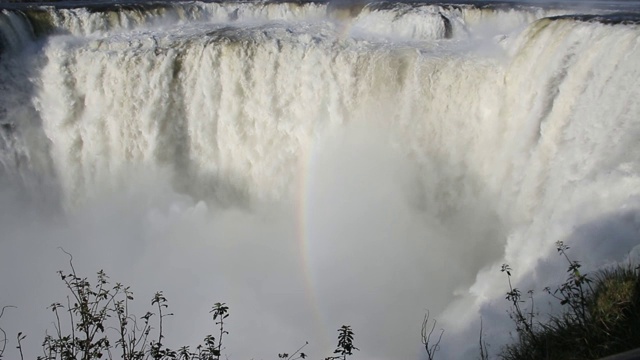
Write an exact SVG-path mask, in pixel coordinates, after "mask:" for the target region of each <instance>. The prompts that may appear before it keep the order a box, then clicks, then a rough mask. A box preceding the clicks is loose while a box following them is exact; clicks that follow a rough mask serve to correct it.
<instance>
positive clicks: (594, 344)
mask: <svg viewBox="0 0 640 360" xmlns="http://www.w3.org/2000/svg"><path fill="white" fill-rule="evenodd" d="M556 250H557V252H558V254H559V255H561V256H562V257H563V258H564V259H565V260H566V261H567V263H568V264H569V265H568V267H567V278H566V280H565V282H564V283H562V284H561V285H560V286H558V287H557V288H556V289H555V290H551V289H550V288H548V287H547V288H545V291H546V292H547V293H548V294H549V295H551V296H552V297H553V298H555V299H556V300H558V301H559V302H560V304H561V305H562V306H563V308H564V312H563V313H562V314H561V315H558V316H550V317H549V320H547V321H545V322H539V321H535V317H536V314H535V313H534V310H533V309H534V306H533V296H532V295H531V294H532V292H531V291H530V292H529V301H530V309H531V310H529V311H525V310H523V307H522V304H523V303H525V301H524V300H522V299H521V293H520V291H519V290H518V289H517V288H513V287H512V285H511V268H510V267H509V265H506V264H505V265H503V266H502V271H503V272H505V273H506V274H507V277H508V279H509V292H507V295H506V299H507V300H509V301H510V302H511V304H512V307H511V313H510V315H511V318H512V319H513V320H514V322H515V324H516V331H517V333H518V342H517V343H516V344H512V345H507V346H505V347H504V348H503V349H502V352H501V353H500V357H501V358H502V359H507V360H512V359H513V360H515V359H543V358H553V359H568V360H571V359H576V360H577V359H597V358H600V357H603V356H607V355H612V354H616V353H619V352H623V351H626V350H630V349H633V348H636V347H638V346H640V274H639V273H638V268H637V267H636V268H633V267H632V266H630V265H629V266H626V267H625V266H619V267H617V268H614V269H611V270H604V271H600V272H598V273H596V275H595V276H590V275H589V274H586V273H582V272H581V271H580V268H581V264H580V263H579V262H578V261H575V260H573V259H571V258H570V257H569V255H568V250H569V246H567V245H565V244H564V243H563V242H561V241H559V242H557V243H556Z"/></svg>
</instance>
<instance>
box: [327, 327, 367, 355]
mask: <svg viewBox="0 0 640 360" xmlns="http://www.w3.org/2000/svg"><path fill="white" fill-rule="evenodd" d="M353 350H360V349H358V348H357V347H355V346H354V345H353V331H352V330H351V326H348V325H342V327H341V328H340V329H338V346H337V347H336V349H335V350H334V351H333V353H334V354H340V355H339V356H329V357H326V358H325V360H337V359H342V360H346V359H347V355H349V356H351V355H353Z"/></svg>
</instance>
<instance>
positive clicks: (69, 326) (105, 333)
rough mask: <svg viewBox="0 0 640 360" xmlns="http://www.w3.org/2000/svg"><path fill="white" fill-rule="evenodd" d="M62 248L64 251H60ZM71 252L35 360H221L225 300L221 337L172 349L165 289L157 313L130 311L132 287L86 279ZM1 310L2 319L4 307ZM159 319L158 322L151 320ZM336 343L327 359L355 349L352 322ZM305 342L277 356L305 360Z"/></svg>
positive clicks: (2, 340)
mask: <svg viewBox="0 0 640 360" xmlns="http://www.w3.org/2000/svg"><path fill="white" fill-rule="evenodd" d="M62 251H63V252H64V250H62ZM65 253H66V254H67V255H68V256H69V267H70V271H68V272H63V271H59V272H58V275H59V276H60V279H61V280H62V282H63V283H64V284H65V287H66V288H67V290H68V293H69V294H68V295H67V298H66V301H64V302H54V303H52V304H51V305H50V306H49V307H48V309H50V310H51V312H52V313H53V315H54V317H55V320H54V322H53V331H52V332H49V331H47V332H46V334H45V337H44V341H43V342H42V353H43V355H41V356H38V357H37V360H97V359H123V360H220V357H221V355H222V352H223V351H224V347H223V341H222V339H223V337H224V336H225V335H228V334H229V332H228V331H227V330H225V324H226V322H225V320H226V319H228V318H229V307H228V306H227V305H226V304H225V303H219V302H218V303H215V304H214V305H213V307H212V309H211V311H210V314H212V319H213V322H214V324H215V325H216V330H217V332H218V338H215V337H214V336H213V335H206V336H205V337H204V340H203V342H202V344H199V345H197V346H196V347H195V349H194V350H192V349H191V348H190V347H189V346H182V347H179V348H177V350H176V349H171V348H169V347H167V346H166V345H165V344H164V340H165V336H164V319H165V318H166V317H167V316H172V315H173V314H172V313H169V312H168V308H169V302H168V300H167V298H166V297H165V296H164V294H163V292H161V291H159V292H156V293H155V295H154V296H153V298H152V299H151V306H152V307H153V308H154V311H155V313H154V312H150V311H148V312H146V313H145V315H143V316H140V317H138V316H136V315H134V314H132V313H130V302H132V301H133V300H134V297H133V292H132V291H131V289H130V288H129V287H128V286H124V285H122V284H120V283H115V284H112V283H111V282H110V279H109V277H108V276H107V275H106V274H105V273H104V271H102V270H101V271H99V272H98V273H97V277H96V282H95V285H93V284H92V283H91V282H90V281H89V280H88V278H86V277H82V276H79V275H78V274H77V272H76V269H75V268H74V266H73V256H71V254H69V253H67V252H65ZM11 307H14V306H4V307H2V308H1V309H0V320H1V319H2V316H3V315H4V312H5V310H6V309H8V308H11ZM153 320H155V321H153ZM338 332H339V335H338V346H337V348H336V350H335V352H334V354H340V356H333V357H329V358H327V359H342V360H346V358H347V356H348V355H352V352H353V350H358V348H356V347H355V346H354V345H353V337H354V333H353V331H352V330H351V327H350V326H347V325H343V326H342V327H341V328H340V329H339V330H338ZM6 335H7V333H6V332H5V330H4V329H3V328H2V327H0V359H2V358H3V355H4V352H5V348H6V345H7V342H8V341H7V336H6ZM25 338H26V335H24V334H23V333H18V335H17V337H16V341H17V349H18V350H19V352H20V359H24V354H23V347H22V340H24V339H25ZM308 344H309V343H308V342H305V344H304V345H302V346H301V347H300V348H299V349H297V350H296V351H295V352H293V353H292V354H291V355H289V354H288V353H281V354H278V358H280V359H287V360H298V359H306V358H307V357H308V356H307V354H306V353H304V352H302V349H303V348H304V347H305V346H307V345H308Z"/></svg>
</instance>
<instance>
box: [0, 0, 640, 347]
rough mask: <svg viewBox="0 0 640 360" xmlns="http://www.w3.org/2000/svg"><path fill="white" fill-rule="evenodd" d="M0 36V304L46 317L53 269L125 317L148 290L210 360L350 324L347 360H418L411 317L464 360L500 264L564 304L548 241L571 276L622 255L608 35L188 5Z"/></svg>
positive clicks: (625, 109) (444, 9) (113, 12)
mask: <svg viewBox="0 0 640 360" xmlns="http://www.w3.org/2000/svg"><path fill="white" fill-rule="evenodd" d="M627 6H628V4H627ZM585 13H588V14H596V15H598V16H596V17H591V16H577V14H585ZM0 15H1V16H0V31H1V32H2V33H1V34H0V41H1V43H0V44H1V45H2V48H1V49H0V51H1V53H0V70H1V73H0V92H1V93H2V96H1V97H0V125H1V128H0V184H3V185H4V184H6V185H5V186H4V187H3V191H2V192H1V193H0V195H2V196H0V199H1V200H2V201H3V203H2V204H0V207H1V209H0V214H2V215H3V217H2V219H0V225H1V226H2V229H4V230H3V231H2V233H3V236H2V240H1V242H0V246H1V249H2V251H0V281H1V282H0V283H1V284H2V286H3V287H5V288H7V289H8V290H9V295H3V297H0V304H3V303H20V304H24V306H31V307H33V308H36V309H42V308H43V307H44V306H46V305H47V304H48V303H47V301H48V302H49V303H50V302H51V301H54V300H55V299H49V298H48V297H49V295H51V296H53V295H54V294H56V290H53V289H54V288H56V286H55V285H50V284H48V282H49V281H46V283H44V284H43V283H42V282H43V281H45V280H42V279H45V278H46V276H47V275H49V274H50V275H51V277H50V278H47V279H50V280H53V279H55V277H54V276H55V274H54V271H53V270H55V269H56V268H59V267H61V266H62V265H60V264H62V263H63V260H61V259H59V258H58V257H57V256H58V253H56V252H55V250H54V249H55V248H56V247H57V246H64V247H65V249H67V250H68V251H71V252H73V253H74V254H76V258H79V259H78V260H77V261H78V262H79V263H80V264H79V266H80V265H83V266H85V268H88V269H93V268H94V267H96V266H97V267H99V268H105V269H106V270H107V272H108V273H110V274H111V275H112V277H113V278H114V279H118V280H119V281H124V282H128V283H132V285H134V288H135V289H140V290H138V293H139V294H144V293H145V291H147V293H148V294H151V293H152V291H154V290H157V289H165V292H166V293H167V294H168V295H169V297H170V300H172V302H173V303H174V304H175V305H172V308H174V309H175V312H176V314H177V316H176V319H175V320H173V319H172V320H173V321H174V323H173V329H174V330H168V331H169V334H168V336H167V337H168V338H174V339H176V341H177V342H193V341H195V339H198V337H199V336H201V335H204V333H205V331H207V330H206V326H207V325H208V324H207V323H206V319H205V318H206V316H203V314H204V315H206V311H207V308H208V306H209V305H210V303H213V302H214V301H226V302H227V303H229V304H230V305H231V306H232V310H234V309H235V310H236V313H234V315H233V316H236V317H237V320H236V321H237V322H236V323H235V324H236V325H235V326H236V327H235V328H232V334H231V336H230V339H229V342H228V343H227V348H228V349H229V351H230V355H231V357H233V356H235V357H255V356H264V357H268V356H271V355H272V354H276V353H278V352H282V351H289V350H290V349H294V348H297V346H298V344H299V343H303V342H304V341H305V340H309V341H310V342H311V345H310V347H311V348H310V352H315V354H317V355H318V356H323V355H324V353H323V351H329V353H330V350H331V349H330V348H331V345H332V343H333V338H334V332H335V329H336V328H337V327H339V326H340V325H342V323H349V324H351V325H352V326H353V327H354V329H355V330H356V337H357V346H358V347H359V348H361V349H362V351H361V352H360V353H358V354H357V355H356V356H354V358H356V357H357V358H367V359H372V358H380V359H390V358H416V357H419V356H420V355H419V354H421V352H420V343H419V338H418V335H419V330H420V324H421V319H422V318H421V316H422V313H423V312H424V311H425V309H430V311H431V314H436V313H437V314H440V315H439V316H438V318H439V319H440V320H441V322H442V323H443V324H444V325H443V326H444V327H446V328H447V337H445V338H444V341H445V342H446V344H444V345H448V346H444V345H443V347H442V351H443V352H446V355H445V356H448V357H450V358H458V357H461V356H467V357H475V353H474V351H476V349H475V345H473V346H471V347H470V348H466V345H465V346H461V345H460V344H475V343H476V336H477V333H478V326H479V325H478V322H479V319H480V317H481V316H483V317H484V318H485V331H486V332H487V334H488V341H490V342H491V341H493V343H494V344H496V345H495V346H496V347H497V346H498V345H500V344H501V343H504V342H505V341H508V339H507V338H504V335H502V334H505V333H506V332H505V329H508V328H509V326H510V323H509V319H508V317H507V316H506V314H505V312H504V309H506V306H507V305H508V304H506V303H505V302H504V300H503V294H504V292H505V284H504V281H503V280H504V279H503V278H502V277H501V276H500V275H501V274H500V273H499V271H498V267H499V265H500V264H502V263H505V262H507V263H510V264H512V267H513V268H514V269H516V272H515V274H516V275H515V279H516V280H517V281H518V282H519V284H522V286H529V287H532V288H537V289H538V290H540V289H542V288H543V287H545V286H547V285H553V283H554V282H558V281H560V280H562V279H559V278H557V276H558V274H560V275H562V270H561V271H560V272H559V273H553V272H551V271H550V270H549V269H553V268H562V267H563V265H562V263H561V262H559V261H557V262H556V261H555V260H556V259H555V257H553V256H552V251H553V243H554V242H555V241H557V240H565V241H567V242H568V243H570V244H571V246H572V247H573V249H575V250H574V251H575V256H576V257H577V258H580V259H581V260H582V261H583V262H584V264H585V266H587V267H589V268H596V267H598V266H602V265H605V264H608V263H611V262H615V261H622V260H624V259H625V258H626V257H627V256H628V255H629V253H631V252H633V251H635V249H636V246H637V245H638V244H639V241H638V229H639V228H640V227H639V225H640V224H639V221H638V217H637V214H638V208H639V206H640V203H639V202H638V190H637V189H639V188H640V161H639V160H638V159H639V158H640V157H639V155H640V149H639V148H638V147H637V146H636V145H635V143H636V138H637V136H638V134H639V133H640V122H638V121H637V119H638V115H639V114H640V102H638V101H637V99H638V98H640V97H639V95H640V94H639V92H640V87H639V86H638V85H637V84H638V83H639V82H638V80H640V67H638V66H637V64H636V63H635V59H637V58H639V56H640V45H639V42H638V40H639V38H640V29H639V28H638V25H637V22H638V21H637V20H634V19H636V17H634V16H633V15H632V14H631V15H630V14H629V13H627V14H626V15H624V16H619V15H616V13H615V9H610V8H609V9H606V10H589V11H586V10H585V9H584V8H583V9H579V10H576V9H542V8H540V7H534V6H523V5H519V6H515V5H514V6H512V7H492V6H488V5H487V6H482V7H481V6H471V5H464V4H461V5H426V4H425V5H420V4H401V3H390V4H386V3H382V4H380V3H378V4H368V5H366V4H352V5H351V6H345V5H344V4H342V5H337V4H319V3H308V4H305V3H302V4H297V3H296V4H291V3H273V4H265V3H233V2H226V3H225V2H223V3H198V2H195V3H166V4H163V3H156V4H152V5H150V4H140V5H127V6H115V5H109V6H107V5H104V4H102V5H87V6H85V7H71V6H66V8H62V7H60V8H55V7H35V8H24V9H14V10H3V12H2V14H0ZM638 19H640V17H638ZM15 189H21V190H20V191H19V195H15V191H16V190H15ZM23 193H24V195H20V194H23ZM25 196H26V197H27V198H28V200H29V201H26V202H25V201H24V199H23V197H25ZM43 201H44V202H45V204H46V205H43V203H42V202H43ZM43 207H47V208H48V209H50V210H51V211H47V212H44V213H40V211H36V212H35V215H34V211H33V209H41V208H43ZM23 214H31V215H29V216H23ZM95 254H101V256H102V258H101V259H100V260H99V261H96V260H94V259H93V257H94V255H95ZM83 257H84V259H83ZM16 273H21V274H22V275H19V276H15V275H12V274H16ZM34 283H36V284H38V286H33V284H34ZM13 289H15V290H13ZM34 295H36V296H34ZM5 296H6V297H5ZM43 297H44V298H43ZM538 303H544V302H538ZM43 304H44V305H43ZM187 309H189V310H187ZM38 311H39V310H38ZM180 311H183V312H184V313H186V314H182V315H181V314H180ZM189 311H193V313H189ZM232 312H233V311H232ZM236 314H237V315H236ZM10 316H11V315H10ZM15 316H16V318H15V319H16V320H13V321H14V322H13V323H14V324H21V325H23V326H27V327H29V329H38V330H39V329H43V328H46V327H47V324H48V320H47V315H46V313H45V314H44V315H42V316H41V317H40V316H35V315H34V316H33V317H29V319H25V318H24V316H25V315H22V316H23V317H22V318H19V317H18V315H15ZM487 319H489V320H491V323H492V324H493V327H492V328H489V329H487V326H488V325H487V324H488V322H487V321H486V320H487ZM9 321H12V320H11V318H9ZM230 326H234V325H230ZM20 330H23V329H20ZM264 334H273V339H271V338H269V339H265V336H264ZM37 335H38V334H37V333H36V334H34V336H33V337H34V338H36V337H37ZM234 337H235V339H234ZM274 339H276V340H274ZM247 343H250V344H251V345H250V346H249V345H247ZM37 345H39V343H37V344H36V343H34V344H32V346H36V347H37Z"/></svg>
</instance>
